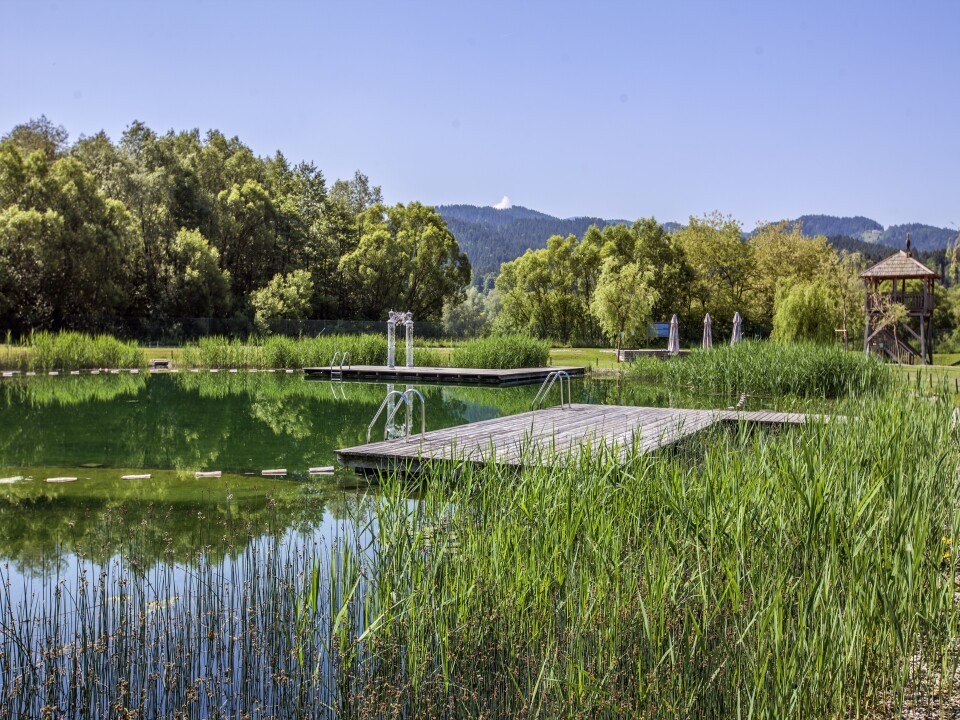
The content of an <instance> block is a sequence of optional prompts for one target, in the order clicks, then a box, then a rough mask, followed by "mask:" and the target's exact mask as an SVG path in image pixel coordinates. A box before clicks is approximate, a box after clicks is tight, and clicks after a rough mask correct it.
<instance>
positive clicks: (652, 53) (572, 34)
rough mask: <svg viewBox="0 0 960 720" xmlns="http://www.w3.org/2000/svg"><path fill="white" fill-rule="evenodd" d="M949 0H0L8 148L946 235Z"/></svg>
mask: <svg viewBox="0 0 960 720" xmlns="http://www.w3.org/2000/svg"><path fill="white" fill-rule="evenodd" d="M958 29H960V1H955V0H943V1H940V2H935V1H930V2H926V1H924V0H915V1H911V2H906V1H902V0H898V1H896V2H893V1H888V0H872V1H870V2H845V1H844V0H833V1H832V2H819V1H817V0H810V1H808V0H804V1H803V2H780V1H778V0H764V1H762V2H724V1H722V0H702V1H688V0H673V1H672V2H671V1H664V2H655V1H652V0H635V1H633V2H602V1H599V0H598V1H596V2H589V3H588V2H584V1H583V0H580V1H579V2H562V1H559V0H552V1H550V2H523V1H522V0H514V1H513V2H492V1H488V0H484V1H483V2H474V3H466V2H456V0H443V1H440V2H419V1H417V0H408V1H405V2H397V1H394V2H383V3H374V2H348V1H346V0H342V1H340V2H326V1H314V2H283V1H282V0H274V1H273V2H262V3H253V2H242V1H240V0H233V1H232V2H216V1H213V0H193V1H192V2H176V1H173V0H163V1H162V2H161V1H158V2H140V1H135V0H124V1H123V2H106V1H101V2H96V1H94V0H89V1H88V0H59V2H41V1H37V0H0V77H2V78H3V84H2V86H0V134H4V133H6V132H9V130H10V129H12V128H13V127H14V126H15V125H16V124H18V123H22V122H25V121H27V120H28V119H30V118H35V117H39V116H40V115H41V114H43V115H46V116H47V118H49V119H50V120H51V121H53V122H54V123H56V124H60V125H63V126H64V127H65V128H66V129H67V130H68V131H69V133H70V136H71V139H73V140H75V139H77V138H78V137H80V136H81V135H92V134H94V133H96V132H98V131H100V130H105V131H106V132H107V134H108V135H109V136H110V137H111V138H112V139H114V140H117V139H118V138H119V137H120V135H121V133H122V132H123V131H124V129H125V128H126V127H127V126H128V125H129V124H130V123H131V122H132V121H134V120H140V121H143V122H145V123H146V124H147V125H148V126H150V127H151V128H153V129H154V130H157V131H158V132H166V131H167V130H170V129H174V130H184V129H192V128H200V130H201V131H206V130H208V129H211V128H216V129H219V130H221V131H223V132H224V133H226V134H227V135H230V136H233V135H236V136H238V137H239V138H240V139H241V140H242V141H243V142H244V143H246V144H247V145H249V146H250V147H251V148H252V149H253V150H254V151H255V152H256V153H257V154H260V155H268V154H273V153H274V152H275V151H277V150H280V151H281V152H283V154H284V155H286V156H287V158H289V159H291V160H294V161H300V160H306V161H309V162H313V163H314V164H316V166H317V167H319V168H320V169H321V170H322V171H323V173H324V176H325V177H326V178H327V180H328V182H332V181H333V180H335V179H337V178H349V177H352V175H353V172H354V171H355V170H357V169H359V170H361V171H362V172H363V173H365V174H366V175H367V176H369V178H370V180H371V182H373V183H374V184H378V185H381V186H382V188H383V193H384V198H385V200H387V201H388V202H390V203H395V202H404V203H406V202H411V201H415V200H417V201H421V202H424V203H427V204H431V205H440V204H449V203H466V204H474V205H495V204H497V203H503V202H504V200H505V199H508V200H507V202H512V203H513V204H515V205H523V206H525V207H529V208H533V209H536V210H540V211H542V212H546V213H549V214H551V215H556V216H559V217H573V216H585V215H586V216H595V217H603V218H623V219H628V220H632V219H635V218H638V217H648V216H654V217H656V218H657V219H658V220H661V221H668V220H670V221H685V220H686V218H688V217H689V216H691V215H702V214H704V213H707V212H711V211H714V210H719V211H721V212H722V213H724V214H729V215H732V216H733V217H735V218H737V219H738V220H740V221H741V222H742V223H743V224H744V225H745V226H746V227H752V226H753V225H754V224H755V223H757V222H761V221H771V220H779V219H784V218H791V219H792V218H796V217H798V216H799V215H801V214H808V213H822V214H828V215H865V216H867V217H870V218H873V219H874V220H877V221H878V222H880V223H882V224H883V225H885V226H888V225H892V224H899V223H905V222H922V223H928V224H931V225H938V226H941V227H955V226H957V225H960V204H958V201H960V193H958V192H957V191H958V187H960V183H958V176H960V173H958V170H960V164H958V161H960V32H958Z"/></svg>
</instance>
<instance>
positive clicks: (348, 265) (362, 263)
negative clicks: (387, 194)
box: [340, 203, 470, 320]
mask: <svg viewBox="0 0 960 720" xmlns="http://www.w3.org/2000/svg"><path fill="white" fill-rule="evenodd" d="M358 220H359V225H360V226H361V228H362V233H361V235H360V241H359V243H358V245H357V247H356V249H354V250H353V251H352V252H350V253H348V254H347V255H345V256H344V257H343V258H341V260H340V268H341V269H342V270H343V271H344V272H345V273H346V275H347V276H348V277H349V278H350V282H352V283H354V287H355V288H356V289H357V298H358V302H359V311H360V313H361V314H362V315H363V316H364V317H367V318H370V319H381V318H382V317H384V316H385V314H386V313H387V311H389V310H390V309H391V308H403V309H405V310H409V311H411V312H412V313H413V314H414V317H417V318H422V319H425V320H429V319H434V320H439V319H440V317H441V315H442V312H443V306H444V303H445V302H449V301H455V302H458V301H459V300H460V299H462V297H463V292H464V290H465V288H466V286H467V285H468V284H469V282H470V261H469V260H467V256H466V255H464V254H463V253H462V252H460V247H459V245H457V241H456V239H455V238H454V237H453V235H451V234H450V231H449V230H448V229H447V226H446V224H445V223H444V222H443V218H441V217H440V216H439V215H438V214H437V212H436V211H435V210H434V209H433V208H431V207H428V206H426V205H421V204H420V203H410V205H407V206H405V205H403V204H402V203H398V204H397V205H394V206H393V207H389V208H385V207H384V206H382V205H375V206H373V207H371V208H369V209H368V210H366V211H364V212H363V213H361V215H360V217H359V219H358Z"/></svg>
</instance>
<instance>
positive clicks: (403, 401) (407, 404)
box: [367, 388, 427, 442]
mask: <svg viewBox="0 0 960 720" xmlns="http://www.w3.org/2000/svg"><path fill="white" fill-rule="evenodd" d="M394 396H396V397H397V398H399V400H400V402H398V403H397V404H396V405H394V406H393V408H392V409H391V410H390V412H389V413H388V414H387V422H386V423H385V424H384V426H383V439H384V440H387V439H388V438H387V433H388V431H389V429H390V423H391V422H393V418H394V416H395V415H396V414H397V412H398V411H399V410H400V408H401V407H403V408H406V417H405V420H404V423H403V427H404V435H403V437H410V435H411V424H412V420H413V398H414V397H417V398H420V434H421V435H423V434H424V433H425V432H426V431H427V403H426V400H424V399H423V394H422V393H421V392H420V391H419V390H416V389H415V388H407V389H406V390H405V391H404V392H400V391H399V390H391V391H390V392H388V393H387V396H386V397H385V398H384V399H383V402H382V403H380V407H379V408H378V409H377V414H376V415H374V416H373V420H371V421H370V424H369V425H367V442H370V434H371V433H372V432H373V426H374V425H376V424H377V420H378V419H379V418H380V415H381V414H382V413H383V411H384V410H385V409H386V408H387V406H388V405H389V404H390V398H392V397H394Z"/></svg>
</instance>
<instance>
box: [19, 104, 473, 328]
mask: <svg viewBox="0 0 960 720" xmlns="http://www.w3.org/2000/svg"><path fill="white" fill-rule="evenodd" d="M469 282H470V264H469V262H468V260H467V257H466V255H464V254H463V253H462V252H461V250H460V248H459V247H458V245H457V242H456V240H455V239H454V237H453V235H451V234H450V232H449V230H448V229H447V227H446V225H445V224H444V222H443V220H442V218H441V217H440V216H439V215H438V214H437V213H436V212H435V211H434V210H433V209H432V208H430V207H427V206H424V205H421V204H420V203H416V202H414V203H410V204H408V205H406V206H405V205H402V204H398V205H395V206H392V207H386V206H384V204H383V200H382V194H381V191H380V188H379V187H376V186H374V185H371V184H370V182H369V180H368V179H367V177H366V176H364V175H363V174H362V173H360V172H357V173H356V174H355V176H354V177H353V178H352V179H350V180H338V181H337V182H335V183H334V184H333V185H332V186H331V187H329V188H328V187H327V182H326V179H325V178H324V176H323V173H322V172H321V171H320V170H319V169H318V168H317V167H315V166H314V165H312V164H309V163H305V162H300V163H293V162H291V161H289V160H288V159H287V158H286V157H284V156H283V154H282V153H280V152H277V153H275V154H274V155H272V156H270V157H258V156H256V155H254V153H253V152H252V151H251V150H250V148H249V147H247V146H246V145H244V144H243V143H242V142H241V141H240V140H239V139H238V138H236V137H234V138H228V137H226V136H225V135H223V134H222V133H221V132H219V131H216V130H211V131H209V132H207V133H206V134H205V135H201V134H200V132H199V131H198V130H187V131H181V132H174V131H172V130H171V131H169V132H167V133H166V134H158V133H156V132H154V131H153V130H151V129H150V128H148V127H147V126H146V125H144V124H143V123H140V122H134V123H133V124H131V125H130V126H129V127H128V128H127V130H126V131H125V132H124V133H123V135H122V137H121V138H120V139H119V142H116V143H114V142H113V141H111V139H110V138H108V137H107V136H106V135H105V134H104V133H98V134H96V135H94V136H92V137H87V138H81V139H80V140H79V141H78V142H76V143H74V144H72V145H71V144H69V143H68V142H67V132H66V130H65V129H64V128H62V127H59V126H55V125H53V124H52V123H50V122H49V121H47V120H46V118H43V117H41V118H40V119H39V120H33V121H30V122H28V123H25V124H23V125H19V126H17V127H15V128H13V130H12V131H11V132H9V133H8V134H7V135H5V136H4V137H3V138H2V141H0V330H12V331H14V332H24V331H27V330H29V329H33V328H54V329H59V328H70V329H83V330H108V331H111V332H121V333H130V334H137V333H138V328H142V327H146V326H150V327H154V326H157V325H162V326H164V327H172V326H175V325H176V324H177V323H178V322H179V321H180V320H181V319H184V318H195V317H210V318H221V319H229V320H230V321H231V322H233V323H234V325H235V326H236V327H237V328H239V329H240V330H241V331H242V330H243V329H251V328H252V327H253V326H254V325H256V326H257V327H260V328H264V327H266V324H267V323H268V322H269V321H270V320H272V319H275V318H289V319H301V318H306V317H312V318H326V319H341V318H345V319H371V320H373V319H382V318H383V317H385V314H386V312H387V311H388V310H389V309H390V308H403V309H405V310H411V311H412V312H413V313H414V314H415V316H416V317H417V318H418V319H423V320H428V319H439V318H440V316H441V312H442V309H443V305H444V303H445V302H447V301H451V300H457V299H459V298H460V297H461V296H462V293H463V290H464V288H465V287H466V286H467V285H469Z"/></svg>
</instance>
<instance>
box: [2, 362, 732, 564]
mask: <svg viewBox="0 0 960 720" xmlns="http://www.w3.org/2000/svg"><path fill="white" fill-rule="evenodd" d="M388 387H392V386H387V385H384V384H379V383H330V382H318V381H313V380H307V379H306V378H304V377H303V376H302V375H300V374H293V375H289V374H285V373H263V372H261V373H237V374H233V373H219V374H210V373H199V374H197V373H179V374H169V375H146V374H142V375H101V376H80V377H76V376H67V377H33V378H19V379H4V380H3V381H2V383H0V561H3V560H6V561H9V562H11V563H12V564H13V566H14V567H15V568H16V569H18V572H22V573H26V574H30V573H33V572H38V571H46V570H49V569H50V568H52V567H57V566H59V565H61V564H62V563H63V562H64V560H65V559H69V556H70V555H72V554H75V553H82V554H83V555H84V556H85V557H87V558H90V559H92V560H94V561H96V562H100V563H102V562H106V561H107V560H109V559H110V558H111V557H113V556H114V555H116V554H117V553H121V552H123V553H126V554H129V555H132V556H135V557H137V558H139V559H140V561H141V562H143V563H150V562H156V561H158V560H167V561H182V562H187V561H189V559H190V558H191V557H194V556H195V555H196V552H197V550H198V549H200V548H204V549H205V550H206V551H207V552H208V553H212V554H214V555H217V554H220V553H226V552H228V551H229V550H230V549H236V548H237V547H239V546H243V545H244V544H246V543H248V542H250V541H251V540H252V539H255V538H258V537H263V536H267V535H274V536H276V535H279V534H282V533H285V532H287V531H289V530H291V529H297V530H302V531H306V532H308V533H309V532H315V533H316V532H322V531H323V529H324V527H325V526H328V525H329V524H330V523H331V522H333V521H334V520H336V519H338V518H343V517H349V516H350V515H351V514H352V513H353V514H355V513H357V512H360V510H358V508H362V506H363V504H364V502H365V499H364V498H366V497H367V496H368V494H369V493H371V492H375V491H376V488H375V486H373V487H371V486H370V485H368V483H367V481H366V480H365V479H364V478H362V477H360V476H357V475H355V474H354V473H353V472H352V471H348V470H343V469H338V470H337V472H336V473H335V474H334V475H332V476H310V475H309V473H308V469H309V468H310V467H316V466H329V465H336V459H335V454H334V451H335V450H336V449H337V448H340V447H346V446H350V445H356V444H360V443H363V442H365V441H366V438H367V426H368V423H369V422H370V420H371V419H372V418H373V415H374V413H375V412H376V410H377V408H378V407H379V405H380V403H381V401H382V400H383V397H384V395H385V394H386V392H387V389H388ZM398 387H399V388H400V389H401V390H402V389H403V388H404V387H407V386H398ZM417 387H418V389H419V390H420V391H421V392H422V393H423V394H424V396H425V398H426V420H427V423H426V424H427V429H428V430H432V429H437V428H443V427H449V426H452V425H459V424H462V423H467V422H474V421H478V420H485V419H489V418H494V417H499V416H502V415H507V414H513V413H518V412H524V411H526V410H528V409H529V406H530V402H531V400H532V399H533V397H534V395H535V394H536V392H537V389H538V388H537V386H526V387H515V388H489V387H459V386H436V385H419V386H417ZM573 400H574V402H591V403H607V404H628V405H660V406H667V405H673V406H682V407H711V406H712V407H724V406H726V405H727V404H729V402H730V399H729V398H721V397H706V396H704V397H697V396H691V395H688V394H683V393H679V394H678V393H674V392H670V391H667V390H665V389H663V388H655V387H650V386H646V385H642V384H637V383H619V382H615V381H603V380H592V381H591V380H586V381H577V382H575V383H574V384H573ZM381 422H382V421H381ZM417 424H419V421H418V420H417ZM382 437H383V427H382V425H380V426H378V427H377V428H375V430H374V433H373V438H374V439H381V438H382ZM277 468H283V469H286V470H287V471H288V474H287V477H286V478H264V477H261V475H260V474H261V471H262V470H265V469H277ZM211 470H219V471H221V472H222V473H223V474H222V477H220V478H202V479H198V478H196V477H195V473H196V472H198V471H211ZM142 474H150V475H151V476H152V477H151V478H150V479H149V480H123V479H121V476H123V475H142ZM63 476H68V477H76V478H78V479H77V481H76V482H71V483H65V484H59V483H48V482H46V480H47V479H48V478H53V477H63Z"/></svg>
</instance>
